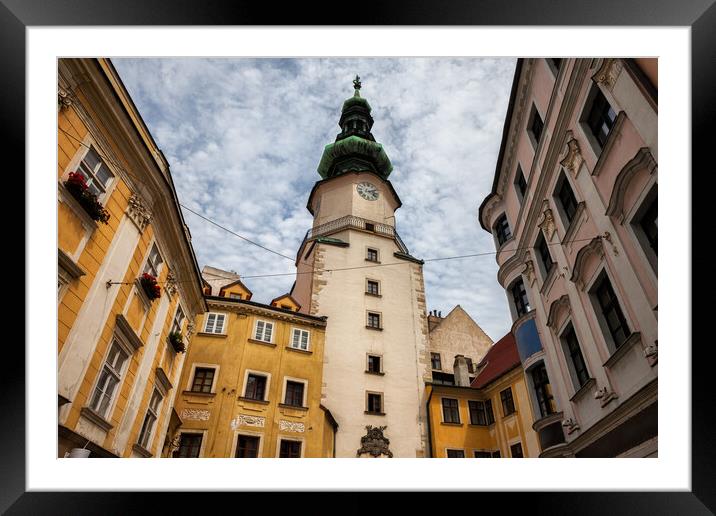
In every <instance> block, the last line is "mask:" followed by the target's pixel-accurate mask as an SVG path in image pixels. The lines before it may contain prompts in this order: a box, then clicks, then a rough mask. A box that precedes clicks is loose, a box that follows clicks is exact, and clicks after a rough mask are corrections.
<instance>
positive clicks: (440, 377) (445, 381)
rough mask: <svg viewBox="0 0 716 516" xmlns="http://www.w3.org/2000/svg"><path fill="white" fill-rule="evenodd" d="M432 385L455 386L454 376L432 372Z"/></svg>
mask: <svg viewBox="0 0 716 516" xmlns="http://www.w3.org/2000/svg"><path fill="white" fill-rule="evenodd" d="M432 376H433V383H437V384H441V385H455V375H454V374H451V373H441V372H438V371H433V375H432Z"/></svg>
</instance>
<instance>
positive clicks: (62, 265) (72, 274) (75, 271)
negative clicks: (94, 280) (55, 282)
mask: <svg viewBox="0 0 716 516" xmlns="http://www.w3.org/2000/svg"><path fill="white" fill-rule="evenodd" d="M57 265H58V271H59V274H60V275H62V273H63V272H64V273H65V274H64V275H65V276H66V279H67V280H68V283H69V281H70V280H73V279H77V278H79V277H81V276H84V275H85V274H86V272H85V270H84V269H83V268H82V267H80V266H79V265H77V263H75V261H74V260H73V259H72V257H71V256H70V255H68V254H67V253H66V252H64V251H63V250H62V249H60V248H59V247H58V248H57Z"/></svg>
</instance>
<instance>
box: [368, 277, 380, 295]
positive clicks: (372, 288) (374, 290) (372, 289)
mask: <svg viewBox="0 0 716 516" xmlns="http://www.w3.org/2000/svg"><path fill="white" fill-rule="evenodd" d="M365 288H366V290H365V293H366V294H371V295H373V296H377V295H378V292H379V289H378V282H377V281H374V280H367V281H366V287H365Z"/></svg>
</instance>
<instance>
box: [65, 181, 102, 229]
mask: <svg viewBox="0 0 716 516" xmlns="http://www.w3.org/2000/svg"><path fill="white" fill-rule="evenodd" d="M57 189H58V193H59V196H58V200H59V201H60V202H64V203H65V204H66V205H67V206H69V207H70V209H71V210H72V211H73V212H75V215H77V217H79V219H80V220H81V221H82V223H83V224H84V225H85V226H86V227H88V228H89V230H90V231H94V230H95V229H97V228H98V227H99V224H97V222H96V221H95V220H94V219H93V218H92V217H90V216H89V213H87V210H85V209H84V208H83V207H82V205H81V204H80V203H79V201H78V200H77V199H75V196H74V195H72V194H71V193H70V191H69V190H68V189H67V187H65V185H64V184H63V183H62V181H58V183H57Z"/></svg>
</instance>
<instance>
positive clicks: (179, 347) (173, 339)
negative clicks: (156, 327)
mask: <svg viewBox="0 0 716 516" xmlns="http://www.w3.org/2000/svg"><path fill="white" fill-rule="evenodd" d="M169 343H170V344H171V345H172V347H173V348H174V351H176V352H177V353H184V352H185V351H186V344H184V340H183V338H182V335H181V333H180V332H178V331H173V332H171V333H170V334H169Z"/></svg>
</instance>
